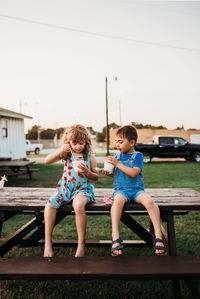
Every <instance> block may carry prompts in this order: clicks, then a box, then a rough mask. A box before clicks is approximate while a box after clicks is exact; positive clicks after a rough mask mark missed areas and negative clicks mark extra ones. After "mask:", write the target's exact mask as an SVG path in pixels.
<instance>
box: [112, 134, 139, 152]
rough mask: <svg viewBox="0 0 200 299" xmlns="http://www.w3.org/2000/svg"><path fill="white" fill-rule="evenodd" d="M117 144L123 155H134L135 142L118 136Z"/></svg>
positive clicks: (116, 138)
mask: <svg viewBox="0 0 200 299" xmlns="http://www.w3.org/2000/svg"><path fill="white" fill-rule="evenodd" d="M115 142H116V146H117V149H118V151H120V153H123V154H129V153H132V152H133V150H134V145H135V140H131V141H129V140H128V139H127V138H125V137H122V136H116V137H115Z"/></svg>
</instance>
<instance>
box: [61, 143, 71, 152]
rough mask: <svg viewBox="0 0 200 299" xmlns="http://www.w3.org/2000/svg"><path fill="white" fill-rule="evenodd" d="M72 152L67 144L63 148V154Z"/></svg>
mask: <svg viewBox="0 0 200 299" xmlns="http://www.w3.org/2000/svg"><path fill="white" fill-rule="evenodd" d="M70 151H71V147H70V145H69V144H68V143H65V144H63V145H62V146H61V154H65V153H69V152H70Z"/></svg>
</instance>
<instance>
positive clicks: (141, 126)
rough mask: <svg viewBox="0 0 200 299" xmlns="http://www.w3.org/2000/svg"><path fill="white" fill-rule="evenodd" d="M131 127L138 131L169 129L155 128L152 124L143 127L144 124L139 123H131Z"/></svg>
mask: <svg viewBox="0 0 200 299" xmlns="http://www.w3.org/2000/svg"><path fill="white" fill-rule="evenodd" d="M131 125H132V126H134V127H136V129H153V130H155V129H167V128H166V127H164V126H161V125H160V126H153V125H151V124H146V125H143V124H142V123H138V122H131Z"/></svg>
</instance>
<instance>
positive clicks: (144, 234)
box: [121, 212, 153, 247]
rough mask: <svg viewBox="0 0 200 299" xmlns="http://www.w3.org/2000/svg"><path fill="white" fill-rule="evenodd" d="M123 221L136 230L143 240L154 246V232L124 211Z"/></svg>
mask: <svg viewBox="0 0 200 299" xmlns="http://www.w3.org/2000/svg"><path fill="white" fill-rule="evenodd" d="M121 221H122V222H123V223H124V224H125V225H126V226H127V227H129V228H130V229H131V230H132V231H133V232H135V233H136V234H137V235H138V236H139V237H140V238H141V239H142V240H144V241H145V242H146V243H147V244H148V245H149V246H150V247H152V238H153V236H152V234H151V233H149V232H148V231H147V230H146V229H145V228H144V227H143V226H142V225H140V224H139V223H138V222H137V221H136V220H134V219H133V217H131V216H130V215H129V214H127V213H125V212H123V213H122V217H121Z"/></svg>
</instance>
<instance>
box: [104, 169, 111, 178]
mask: <svg viewBox="0 0 200 299" xmlns="http://www.w3.org/2000/svg"><path fill="white" fill-rule="evenodd" d="M102 173H103V174H105V175H107V176H111V177H112V176H113V173H110V172H108V171H106V170H104V169H102Z"/></svg>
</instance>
